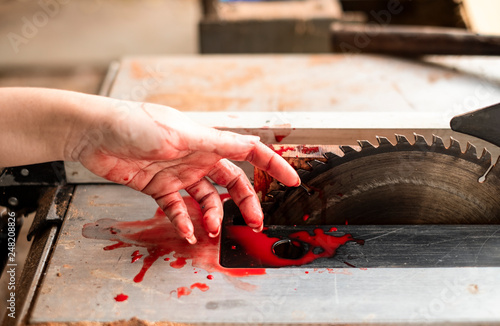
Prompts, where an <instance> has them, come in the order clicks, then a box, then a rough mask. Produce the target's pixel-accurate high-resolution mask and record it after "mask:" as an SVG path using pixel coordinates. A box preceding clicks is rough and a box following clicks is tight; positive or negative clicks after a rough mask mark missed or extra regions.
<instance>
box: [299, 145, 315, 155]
mask: <svg viewBox="0 0 500 326" xmlns="http://www.w3.org/2000/svg"><path fill="white" fill-rule="evenodd" d="M300 151H301V152H302V153H303V154H311V153H317V152H319V147H318V146H311V147H308V146H304V147H302V149H301V150H300Z"/></svg>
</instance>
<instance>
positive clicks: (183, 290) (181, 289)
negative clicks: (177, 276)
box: [177, 286, 192, 298]
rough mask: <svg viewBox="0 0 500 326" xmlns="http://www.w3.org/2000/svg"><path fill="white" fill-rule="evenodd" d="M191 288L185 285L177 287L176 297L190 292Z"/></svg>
mask: <svg viewBox="0 0 500 326" xmlns="http://www.w3.org/2000/svg"><path fill="white" fill-rule="evenodd" d="M191 292H192V291H191V289H190V288H187V287H185V286H181V287H179V288H177V298H180V297H182V296H183V295H190V294H191Z"/></svg>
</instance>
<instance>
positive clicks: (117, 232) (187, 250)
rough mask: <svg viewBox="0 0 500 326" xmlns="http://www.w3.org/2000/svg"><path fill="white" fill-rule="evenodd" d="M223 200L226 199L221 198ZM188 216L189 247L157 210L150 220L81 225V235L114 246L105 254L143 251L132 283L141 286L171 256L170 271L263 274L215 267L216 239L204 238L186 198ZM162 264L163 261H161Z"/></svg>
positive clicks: (195, 208)
mask: <svg viewBox="0 0 500 326" xmlns="http://www.w3.org/2000/svg"><path fill="white" fill-rule="evenodd" d="M221 197H222V198H221V199H226V198H227V195H223V196H221ZM184 202H185V203H186V206H187V208H188V213H189V215H190V217H191V220H192V221H193V224H194V228H195V235H196V238H197V239H198V242H197V243H196V244H195V245H190V244H188V243H187V242H186V240H185V239H181V238H179V236H178V235H177V234H176V232H175V229H174V227H173V225H172V224H171V223H170V220H169V219H168V218H167V217H166V216H165V214H164V213H163V212H162V211H161V210H160V209H158V210H157V211H156V213H155V215H154V217H153V218H151V219H147V220H138V221H119V220H114V219H100V220H98V221H97V222H95V223H88V224H85V225H84V227H83V230H82V234H83V236H84V237H86V238H90V239H101V240H109V241H113V242H115V243H114V244H112V245H109V246H106V247H104V248H103V249H104V250H106V251H109V250H116V249H118V248H126V247H133V248H144V249H146V251H147V254H144V258H143V260H142V268H141V270H140V271H139V272H138V273H137V275H136V276H135V277H134V281H135V282H141V281H142V280H143V279H144V277H145V275H146V273H147V271H148V270H149V269H150V267H151V266H152V265H153V264H154V263H155V262H156V261H158V260H159V258H161V257H164V256H167V255H170V254H171V255H172V258H171V259H170V261H168V264H169V265H170V266H171V267H173V268H182V267H184V266H185V265H187V263H188V262H187V261H188V260H190V261H191V265H192V266H193V267H198V268H201V269H204V270H206V271H207V272H209V273H211V272H220V273H223V274H225V275H227V276H233V277H244V276H249V275H262V274H265V273H266V271H265V269H259V268H249V269H245V268H237V269H229V268H224V267H222V266H221V265H220V264H219V248H218V247H219V245H218V244H219V241H218V239H217V238H210V237H208V234H207V232H206V231H205V229H204V227H203V221H202V220H203V217H202V213H201V210H200V206H199V205H198V203H197V202H196V201H195V200H194V199H192V198H190V197H186V198H184ZM131 256H132V262H135V261H137V260H139V259H140V258H141V257H139V256H140V254H139V251H138V250H137V249H136V250H134V251H133V252H132V255H131ZM167 258H168V257H167ZM165 260H166V259H165ZM165 260H163V259H162V260H161V261H165Z"/></svg>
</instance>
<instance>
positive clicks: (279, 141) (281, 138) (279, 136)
mask: <svg viewBox="0 0 500 326" xmlns="http://www.w3.org/2000/svg"><path fill="white" fill-rule="evenodd" d="M286 136H288V135H274V139H276V141H277V142H278V143H281V141H282V140H283V138H285V137H286Z"/></svg>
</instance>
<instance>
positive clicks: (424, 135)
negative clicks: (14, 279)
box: [7, 55, 500, 325]
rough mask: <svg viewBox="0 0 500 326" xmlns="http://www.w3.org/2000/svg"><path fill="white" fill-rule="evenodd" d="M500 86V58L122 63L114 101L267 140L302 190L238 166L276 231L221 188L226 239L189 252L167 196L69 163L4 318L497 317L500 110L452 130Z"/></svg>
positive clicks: (49, 195)
mask: <svg viewBox="0 0 500 326" xmlns="http://www.w3.org/2000/svg"><path fill="white" fill-rule="evenodd" d="M499 83H500V59H498V58H495V57H491V58H477V57H451V56H447V57H425V58H422V59H420V60H410V59H395V58H389V57H383V56H370V55H354V56H349V55H269V56H268V55H262V56H244V55H242V56H235V55H228V56H217V55H214V56H191V57H190V56H187V57H186V56H182V57H132V58H125V59H123V60H121V61H120V62H119V63H116V64H113V65H112V66H111V67H110V70H109V73H108V76H107V78H106V81H105V82H104V84H103V87H102V95H106V96H110V97H114V98H120V99H127V100H129V99H130V100H135V101H149V102H154V103H160V104H165V105H170V106H172V107H176V108H178V109H180V110H182V111H184V112H186V114H188V115H189V116H190V117H192V118H193V119H194V120H196V121H199V122H201V123H203V124H206V125H209V126H213V127H217V128H220V129H223V130H231V131H235V132H239V133H244V134H254V135H258V136H260V137H261V139H262V141H263V142H264V143H267V144H270V146H272V148H273V149H274V150H275V151H277V152H279V153H280V154H282V156H283V157H285V158H286V159H287V160H289V162H290V163H291V164H292V165H294V166H296V168H297V169H298V170H299V171H300V172H299V173H300V175H301V178H302V181H303V186H302V187H299V188H290V189H287V188H285V187H284V186H283V185H280V184H279V183H277V182H275V181H274V180H272V179H270V178H269V177H268V176H266V175H263V174H262V172H260V171H255V172H254V171H253V169H252V168H251V167H249V166H248V165H246V164H243V163H242V164H241V166H242V168H244V170H245V171H247V174H248V176H249V177H250V178H251V180H252V181H253V182H254V185H255V187H256V189H257V190H258V192H259V196H260V197H261V200H262V205H263V209H264V211H265V226H266V227H265V230H264V232H263V233H262V234H257V233H253V232H251V233H248V232H247V231H248V229H247V228H246V227H245V226H244V223H243V222H242V219H241V216H240V215H239V212H238V210H237V208H236V207H235V206H234V204H233V203H232V202H231V200H230V199H228V198H227V196H225V195H224V194H223V193H224V191H223V190H222V189H221V198H223V199H224V201H225V203H224V211H225V212H224V215H225V216H224V221H223V230H222V234H221V237H220V238H218V239H210V238H208V237H207V236H204V235H203V234H202V233H203V232H202V230H201V228H199V227H198V228H197V230H198V231H197V232H200V234H197V238H198V239H199V244H197V245H196V246H189V245H188V244H187V243H184V242H183V241H184V240H180V239H177V238H176V236H175V234H174V232H173V229H172V228H171V226H170V224H169V222H168V221H167V219H166V218H165V216H164V215H162V213H161V212H158V211H157V207H156V204H155V202H154V200H153V199H151V198H149V197H147V196H145V195H143V194H140V193H138V192H135V191H133V190H131V189H129V188H127V187H124V186H119V185H114V184H109V183H106V182H105V181H104V180H101V179H98V178H97V177H95V176H92V175H91V174H89V173H88V172H87V171H85V170H84V169H83V167H81V166H80V165H78V164H76V163H68V162H66V163H65V164H64V175H65V180H66V181H67V182H66V183H65V184H64V185H58V186H56V187H52V188H50V189H49V190H48V191H47V192H46V194H45V197H44V201H43V203H44V205H42V206H41V207H40V208H39V210H38V212H37V215H38V216H37V220H38V221H39V222H36V223H35V224H36V227H34V228H32V232H31V233H32V235H33V236H34V238H35V240H34V243H33V245H32V249H31V252H30V257H29V261H28V267H27V268H26V270H25V271H24V273H23V276H22V280H21V282H20V283H21V284H22V289H21V290H20V291H21V292H20V294H19V296H18V297H19V300H20V301H18V306H17V308H18V313H19V315H18V316H20V317H19V318H21V319H17V320H16V321H13V320H7V324H11V325H12V324H15V323H16V322H19V321H20V320H24V321H25V322H26V323H32V324H39V323H41V324H48V323H50V324H53V323H55V324H59V323H61V324H69V323H76V322H81V321H88V322H92V323H93V324H94V323H99V324H101V323H108V322H111V323H118V322H119V321H123V320H125V321H128V322H129V323H138V322H141V321H145V322H160V323H161V324H172V323H186V324H205V323H208V324H246V323H252V324H253V323H262V324H364V323H376V324H387V323H392V324H403V323H415V324H417V323H431V324H443V323H469V324H477V323H495V322H499V321H500V310H499V309H498V307H499V305H500V278H499V272H500V232H499V230H500V227H499V224H500V215H499V212H500V208H499V207H500V204H499V198H500V182H499V178H500V177H499V175H500V173H499V172H498V171H497V169H498V167H496V168H495V167H493V168H491V166H492V164H494V163H495V162H496V158H497V157H498V155H499V154H500V149H499V147H498V145H499V143H496V145H494V143H495V140H494V139H493V138H492V137H493V135H492V132H491V131H488V130H486V129H485V128H481V126H483V125H484V123H485V121H486V122H488V120H489V121H491V119H494V118H495V117H497V118H498V115H495V112H498V110H499V108H498V107H494V109H495V110H496V111H495V110H493V111H491V112H489V113H488V116H487V117H486V118H485V117H484V116H481V117H480V118H482V119H483V120H482V122H481V123H477V122H476V123H475V124H474V123H472V127H474V126H475V127H476V129H474V128H472V127H471V126H469V125H468V122H469V121H470V120H464V121H465V122H464V121H462V120H460V118H458V119H459V120H455V125H454V129H457V130H459V131H462V133H459V132H455V131H452V130H451V129H450V127H449V124H450V120H451V118H452V117H454V116H457V115H460V114H463V113H466V112H469V111H471V110H473V109H478V108H481V107H486V106H489V105H492V104H495V103H499V102H500V87H499ZM473 116H474V115H473ZM475 117H476V118H477V115H476V116H475ZM468 118H470V116H468ZM478 124H479V126H480V127H479V128H477V126H478ZM468 127H471V128H472V129H470V128H469V129H468ZM464 131H465V132H468V133H469V134H470V135H467V134H465V133H463V132H464ZM396 135H397V136H396ZM472 135H474V136H472ZM488 135H491V137H489V136H488ZM450 137H452V138H451V140H450ZM481 138H482V139H481ZM358 141H359V142H358ZM488 141H489V142H488ZM468 143H470V144H468ZM473 145H474V146H473ZM483 148H486V149H487V151H484V152H483ZM13 179H15V178H13ZM16 180H17V181H19V180H20V179H19V178H17V179H16ZM186 203H187V204H188V207H189V212H190V214H191V216H192V217H193V219H194V220H195V222H196V220H197V218H198V217H199V207H196V205H195V204H193V202H192V201H191V200H190V199H189V198H187V199H186ZM22 318H24V319H22Z"/></svg>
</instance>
